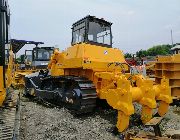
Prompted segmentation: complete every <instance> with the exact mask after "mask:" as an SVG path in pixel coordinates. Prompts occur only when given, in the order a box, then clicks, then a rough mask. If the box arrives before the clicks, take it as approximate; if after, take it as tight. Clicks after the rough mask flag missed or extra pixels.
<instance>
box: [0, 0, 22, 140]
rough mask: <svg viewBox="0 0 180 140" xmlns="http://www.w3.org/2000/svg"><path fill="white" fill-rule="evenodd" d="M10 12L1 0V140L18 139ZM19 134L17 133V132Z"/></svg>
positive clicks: (16, 94) (4, 0) (5, 0)
mask: <svg viewBox="0 0 180 140" xmlns="http://www.w3.org/2000/svg"><path fill="white" fill-rule="evenodd" d="M9 25H10V10H9V5H8V1H7V0H0V139H1V140H9V139H14V138H15V137H16V133H15V131H16V129H15V118H16V114H17V109H18V103H19V102H18V99H19V96H18V95H19V93H17V92H14V91H12V90H11V84H12V79H13V76H14V53H13V48H12V45H11V43H10V40H9ZM16 132H17V131H16Z"/></svg>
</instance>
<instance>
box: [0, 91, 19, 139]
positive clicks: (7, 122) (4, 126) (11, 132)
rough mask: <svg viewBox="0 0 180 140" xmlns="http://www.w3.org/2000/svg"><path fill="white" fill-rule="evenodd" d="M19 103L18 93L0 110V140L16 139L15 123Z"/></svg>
mask: <svg viewBox="0 0 180 140" xmlns="http://www.w3.org/2000/svg"><path fill="white" fill-rule="evenodd" d="M18 103H19V96H18V93H13V96H12V97H11V98H10V99H8V100H7V101H6V102H5V104H4V106H3V107H1V108H0V140H12V139H13V140H15V139H16V136H15V135H16V134H15V131H16V130H15V129H16V128H15V123H16V122H15V121H16V115H17V114H16V113H17V109H18Z"/></svg>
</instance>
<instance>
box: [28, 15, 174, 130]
mask: <svg viewBox="0 0 180 140" xmlns="http://www.w3.org/2000/svg"><path fill="white" fill-rule="evenodd" d="M111 25H112V23H110V22H108V21H106V20H104V19H100V18H96V17H94V16H87V17H85V18H83V19H81V20H79V21H77V22H76V23H74V24H73V25H72V43H71V46H70V47H69V48H67V49H66V50H65V51H62V52H60V51H58V50H55V51H54V54H53V55H52V57H51V61H50V63H49V65H48V70H49V71H48V70H46V71H40V72H36V73H33V74H30V75H27V76H25V93H26V94H29V95H33V96H36V97H39V98H41V99H43V100H47V101H49V102H52V103H55V104H62V103H63V104H64V105H65V106H67V107H68V108H70V109H73V110H74V111H75V113H77V114H81V113H87V112H93V110H94V108H95V107H96V103H97V102H99V100H105V101H106V102H107V103H108V104H109V106H111V107H112V108H113V109H115V110H117V111H118V118H117V124H116V127H117V129H118V131H119V132H123V131H125V130H126V129H127V128H128V125H129V118H130V116H131V115H132V114H134V113H135V109H134V106H133V102H137V103H139V104H141V105H142V113H141V120H142V122H143V123H147V122H148V121H150V120H151V118H152V117H153V115H154V114H153V109H157V108H158V114H159V115H160V116H163V115H164V114H165V113H166V112H167V111H168V107H169V104H170V103H171V102H172V97H171V91H170V87H169V80H168V79H165V78H162V79H161V81H160V84H157V85H154V84H153V81H152V80H150V79H149V78H145V77H143V76H142V75H141V74H131V73H128V72H126V71H127V70H128V67H129V65H128V64H127V63H126V61H125V58H124V54H123V52H122V51H121V50H119V49H117V48H113V47H112V32H111ZM97 99H98V100H97ZM157 101H158V103H159V106H157Z"/></svg>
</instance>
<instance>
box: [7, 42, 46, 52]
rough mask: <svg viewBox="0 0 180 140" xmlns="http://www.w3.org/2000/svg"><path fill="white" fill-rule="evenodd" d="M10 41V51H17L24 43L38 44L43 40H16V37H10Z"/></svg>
mask: <svg viewBox="0 0 180 140" xmlns="http://www.w3.org/2000/svg"><path fill="white" fill-rule="evenodd" d="M10 43H11V45H12V51H13V52H14V53H17V52H18V51H19V50H20V49H21V48H22V47H23V46H24V45H26V44H33V45H36V46H38V45H40V44H44V42H35V41H27V40H17V39H11V40H10Z"/></svg>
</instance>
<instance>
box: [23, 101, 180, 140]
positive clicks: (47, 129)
mask: <svg viewBox="0 0 180 140" xmlns="http://www.w3.org/2000/svg"><path fill="white" fill-rule="evenodd" d="M136 108H137V112H138V110H140V106H138V107H137V106H136ZM175 110H178V108H177V107H170V110H169V112H168V113H167V115H166V116H165V118H164V119H163V121H162V123H161V130H162V132H163V134H164V133H165V131H167V130H168V129H169V130H170V129H171V130H172V129H174V130H178V129H180V115H179V114H178V111H177V112H175ZM139 117H140V116H139V115H137V114H135V115H133V117H131V123H130V127H129V128H128V130H127V131H126V132H129V131H130V132H131V131H136V132H138V133H140V132H142V131H144V132H149V133H153V129H152V128H151V127H145V126H143V125H141V122H140V120H139ZM116 118H117V112H116V111H115V110H112V109H106V110H104V109H101V108H98V109H96V110H95V112H93V113H91V114H87V115H80V116H75V115H73V113H71V112H70V111H69V110H68V109H66V108H64V107H61V108H56V107H54V108H49V107H47V106H43V105H40V104H38V103H36V102H31V101H29V100H28V99H26V98H23V99H22V102H21V128H20V138H21V140H35V139H36V140H107V139H108V140H117V139H119V137H120V136H115V135H114V134H113V133H112V132H111V130H112V128H114V126H115V125H116ZM134 118H136V119H134Z"/></svg>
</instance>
